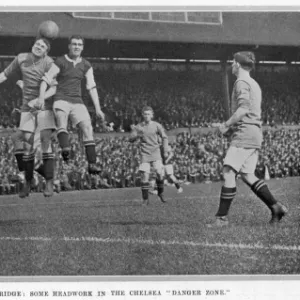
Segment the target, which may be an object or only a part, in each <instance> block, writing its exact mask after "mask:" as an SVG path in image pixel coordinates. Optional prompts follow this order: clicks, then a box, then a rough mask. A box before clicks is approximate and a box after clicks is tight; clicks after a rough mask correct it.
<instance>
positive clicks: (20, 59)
mask: <svg viewBox="0 0 300 300" xmlns="http://www.w3.org/2000/svg"><path fill="white" fill-rule="evenodd" d="M49 51H50V43H49V41H48V40H47V39H45V38H41V37H39V38H37V39H36V41H35V43H34V45H33V47H32V51H31V53H21V54H19V55H18V56H17V57H16V58H15V59H14V60H13V62H12V63H11V64H10V65H9V66H8V67H7V68H6V69H5V70H4V71H3V72H2V73H1V74H0V83H2V82H4V81H6V80H7V78H9V77H10V76H11V75H12V74H13V73H14V72H20V73H21V75H22V82H23V86H22V88H23V92H22V94H23V97H22V98H23V100H22V101H23V104H22V107H21V119H20V126H19V130H20V132H21V138H19V139H21V140H22V141H23V143H21V142H20V141H19V142H18V143H15V145H18V148H19V149H18V148H15V156H16V159H17V163H18V167H19V170H24V171H25V179H26V180H25V183H24V185H23V187H22V189H21V191H20V194H19V196H20V197H21V198H24V197H27V196H29V193H30V186H31V181H32V179H33V172H34V148H33V144H34V133H35V130H36V127H37V124H39V126H40V128H41V141H42V151H43V162H44V170H45V174H46V176H45V178H46V189H45V191H44V195H45V197H49V196H52V194H53V174H54V155H53V153H52V148H51V135H52V131H53V130H54V129H55V127H56V126H55V120H54V115H53V111H52V105H53V102H52V100H51V97H52V96H53V94H55V91H56V85H55V82H51V83H50V85H49V87H50V88H49V89H48V90H47V92H46V93H45V99H49V100H47V101H45V102H40V101H38V98H37V97H38V96H39V89H40V84H41V80H42V77H43V76H44V74H45V72H47V71H49V69H50V68H51V65H52V64H53V60H52V58H50V57H49V56H48V52H49Z"/></svg>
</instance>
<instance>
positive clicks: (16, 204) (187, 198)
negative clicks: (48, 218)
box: [0, 193, 298, 207]
mask: <svg viewBox="0 0 300 300" xmlns="http://www.w3.org/2000/svg"><path fill="white" fill-rule="evenodd" d="M273 195H274V196H277V197H281V196H286V194H284V193H280V194H275V193H273ZM289 195H298V193H289ZM247 196H249V197H250V198H255V196H254V195H251V194H250V195H249V194H239V195H237V197H238V198H244V197H247ZM219 198H220V195H215V196H214V195H211V196H209V195H207V196H186V197H184V195H182V196H181V197H178V196H175V197H174V198H171V197H168V198H166V200H181V201H184V200H195V199H199V200H203V199H219ZM103 200H104V201H106V202H107V204H108V206H109V203H111V202H117V203H118V202H119V203H123V202H124V201H126V202H129V201H132V202H141V203H142V200H141V198H133V199H123V200H119V199H110V200H106V199H101V197H99V199H97V200H85V201H59V200H57V201H54V202H42V203H41V202H38V200H36V202H35V201H32V202H28V203H6V204H0V207H13V206H32V205H34V206H36V205H45V206H48V205H49V206H50V205H63V204H65V205H73V204H91V203H99V202H100V203H105V202H103ZM150 201H151V200H150ZM87 206H88V205H87Z"/></svg>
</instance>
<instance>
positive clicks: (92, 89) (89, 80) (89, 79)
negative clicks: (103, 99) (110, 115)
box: [85, 67, 104, 120]
mask: <svg viewBox="0 0 300 300" xmlns="http://www.w3.org/2000/svg"><path fill="white" fill-rule="evenodd" d="M85 77H86V89H87V90H88V91H89V94H90V97H91V99H92V101H93V104H94V107H95V111H96V115H97V117H98V118H100V119H101V120H104V113H103V111H102V110H101V107H100V101H99V95H98V91H97V88H96V82H95V79H94V72H93V68H92V67H90V68H89V69H88V71H87V72H86V74H85Z"/></svg>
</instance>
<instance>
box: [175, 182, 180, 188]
mask: <svg viewBox="0 0 300 300" xmlns="http://www.w3.org/2000/svg"><path fill="white" fill-rule="evenodd" d="M175 187H176V189H177V190H179V189H180V184H179V183H178V182H176V183H175Z"/></svg>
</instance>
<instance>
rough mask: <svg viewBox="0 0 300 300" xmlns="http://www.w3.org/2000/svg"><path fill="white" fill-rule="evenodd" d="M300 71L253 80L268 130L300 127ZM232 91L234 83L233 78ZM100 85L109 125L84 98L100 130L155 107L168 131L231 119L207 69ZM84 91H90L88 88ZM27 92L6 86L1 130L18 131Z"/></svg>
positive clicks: (150, 73) (125, 124) (217, 78)
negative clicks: (15, 117)
mask: <svg viewBox="0 0 300 300" xmlns="http://www.w3.org/2000/svg"><path fill="white" fill-rule="evenodd" d="M298 73H299V71H296V69H290V71H289V70H285V71H282V72H266V71H262V70H261V71H259V70H257V71H255V72H254V73H253V74H252V75H253V77H254V78H255V79H256V80H257V81H258V82H259V84H260V85H261V87H262V91H263V102H262V121H263V124H264V125H275V124H278V125H299V124H300V97H299V95H300V86H299V84H298V82H297V79H298V78H299V76H300V74H298ZM228 78H229V87H230V88H231V87H232V84H233V80H234V78H233V77H232V76H229V77H228ZM95 80H96V82H97V87H98V93H99V96H100V102H101V106H102V108H103V110H104V112H105V113H106V116H107V124H106V125H107V126H106V127H105V128H103V126H102V125H103V124H99V122H98V121H97V120H96V116H95V112H94V109H93V104H92V101H91V100H90V98H89V96H88V93H87V92H85V93H84V101H85V103H86V104H87V106H88V107H89V108H90V109H89V110H90V113H91V115H92V119H93V125H94V128H95V131H96V132H97V131H98V132H101V131H103V130H108V131H119V132H123V131H129V130H130V125H131V124H136V123H138V122H139V121H141V115H140V111H141V109H142V107H143V106H145V105H150V106H151V107H152V108H153V109H154V112H155V119H156V120H157V121H158V122H160V123H161V124H163V126H164V127H165V128H166V129H167V130H170V129H174V128H179V127H189V128H191V127H192V128H193V127H194V128H199V127H210V124H211V123H213V122H220V121H223V120H224V118H225V110H224V101H223V95H224V92H223V83H222V74H221V72H220V71H214V70H206V71H203V70H202V71H195V70H187V69H186V70H181V71H174V70H172V69H165V70H152V69H151V68H149V69H146V70H134V69H132V68H130V67H128V68H123V69H118V70H115V69H114V68H113V67H112V68H108V69H105V70H99V69H95ZM83 90H85V89H84V88H83ZM20 102H21V91H20V89H19V88H18V87H17V86H16V84H15V82H14V81H13V80H10V81H8V82H5V83H4V84H2V85H1V86H0V127H4V128H7V127H14V122H13V121H14V120H13V119H12V118H11V112H12V111H13V109H15V108H17V107H19V106H20Z"/></svg>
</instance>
